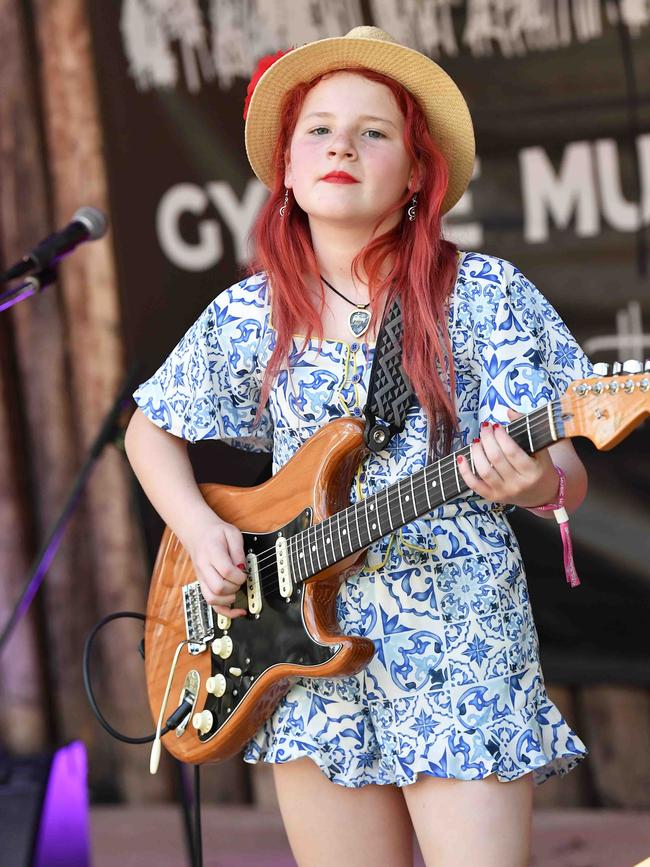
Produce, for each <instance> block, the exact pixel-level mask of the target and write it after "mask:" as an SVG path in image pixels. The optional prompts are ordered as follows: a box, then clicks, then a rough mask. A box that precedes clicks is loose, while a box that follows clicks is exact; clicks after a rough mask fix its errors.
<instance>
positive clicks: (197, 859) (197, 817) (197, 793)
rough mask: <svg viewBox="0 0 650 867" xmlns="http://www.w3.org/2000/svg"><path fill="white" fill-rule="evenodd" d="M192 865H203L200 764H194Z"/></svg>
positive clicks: (199, 866) (195, 866) (200, 866)
mask: <svg viewBox="0 0 650 867" xmlns="http://www.w3.org/2000/svg"><path fill="white" fill-rule="evenodd" d="M194 867H203V839H202V835H201V765H194Z"/></svg>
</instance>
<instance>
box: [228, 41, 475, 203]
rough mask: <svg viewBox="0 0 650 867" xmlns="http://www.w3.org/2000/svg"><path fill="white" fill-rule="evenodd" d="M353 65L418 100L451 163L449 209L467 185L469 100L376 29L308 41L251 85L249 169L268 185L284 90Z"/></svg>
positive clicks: (445, 78) (430, 65) (439, 72)
mask: <svg viewBox="0 0 650 867" xmlns="http://www.w3.org/2000/svg"><path fill="white" fill-rule="evenodd" d="M356 66H365V67H367V68H369V69H373V70H376V71H377V72H382V73H383V74H384V75H388V76H390V77H391V78H394V79H395V80H396V81H399V82H400V84H403V85H404V87H405V88H406V89H407V90H409V91H410V92H411V93H412V94H413V95H414V96H415V97H416V98H417V100H418V101H419V103H420V105H421V106H422V108H423V110H424V113H425V115H426V118H427V121H428V123H429V129H430V130H431V133H432V135H433V138H434V140H435V141H436V143H437V145H438V147H439V148H440V150H441V152H442V154H443V156H444V158H445V159H446V161H447V165H448V166H449V188H448V191H447V195H446V196H445V199H444V202H443V207H442V210H443V213H444V212H446V211H448V210H449V209H450V208H452V207H453V206H454V205H455V204H456V202H457V201H458V200H459V199H460V197H461V196H462V195H463V193H464V192H465V190H466V189H467V185H468V184H469V181H470V178H471V176H472V168H473V165H474V129H473V127H472V119H471V117H470V114H469V109H468V108H467V103H466V102H465V100H464V99H463V96H462V94H461V92H460V90H459V89H458V87H457V86H456V85H455V84H454V82H453V81H452V80H451V78H450V77H449V76H448V75H447V73H446V72H444V70H442V69H441V68H440V66H438V64H437V63H434V62H433V60H430V59H429V58H428V57H426V56H425V55H424V54H421V53H420V52H419V51H415V50H414V49H413V48H407V47H406V46H404V45H400V44H399V43H397V42H395V40H394V39H393V37H392V36H390V35H389V34H388V33H386V32H385V31H384V30H380V29H379V28H378V27H355V28H354V29H353V30H350V32H349V33H347V34H346V35H345V36H337V37H334V38H332V39H319V40H318V41H317V42H309V43H308V44H307V45H302V46H300V47H299V48H295V49H293V50H292V51H289V52H287V53H286V54H283V55H282V56H281V57H280V58H279V59H278V60H275V62H273V63H272V64H271V65H270V66H269V68H268V69H267V70H266V72H264V74H263V75H262V77H261V78H260V79H259V81H258V82H257V84H256V85H255V89H254V91H253V93H252V96H251V98H250V104H249V106H248V112H247V115H246V134H245V136H246V152H247V154H248V159H249V161H250V164H251V166H252V168H253V171H254V172H255V174H256V175H257V177H258V178H259V179H260V180H261V181H262V183H263V184H265V185H266V186H267V187H270V186H271V184H272V182H273V166H272V158H273V150H274V148H275V143H276V141H277V137H278V134H279V131H280V115H281V107H282V100H283V99H284V96H285V94H286V93H287V92H288V91H289V90H291V88H292V87H294V86H295V85H296V84H299V83H300V82H308V81H311V80H312V79H314V78H316V77H317V76H319V75H321V74H322V73H324V72H328V71H330V70H334V69H340V68H342V67H345V68H350V67H356Z"/></svg>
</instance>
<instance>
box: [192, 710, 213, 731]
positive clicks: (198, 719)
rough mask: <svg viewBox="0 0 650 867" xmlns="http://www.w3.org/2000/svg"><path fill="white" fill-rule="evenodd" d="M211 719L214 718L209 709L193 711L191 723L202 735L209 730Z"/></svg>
mask: <svg viewBox="0 0 650 867" xmlns="http://www.w3.org/2000/svg"><path fill="white" fill-rule="evenodd" d="M213 721H214V718H213V716H212V714H211V713H210V711H209V710H203V711H201V713H195V714H194V716H193V717H192V725H193V726H194V728H195V729H196V730H197V731H199V732H201V734H202V735H206V734H207V733H208V732H209V731H210V729H211V728H212V723H213Z"/></svg>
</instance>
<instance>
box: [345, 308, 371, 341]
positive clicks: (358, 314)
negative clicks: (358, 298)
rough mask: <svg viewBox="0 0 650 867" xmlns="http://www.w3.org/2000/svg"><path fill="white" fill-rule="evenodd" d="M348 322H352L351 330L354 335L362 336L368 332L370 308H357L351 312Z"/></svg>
mask: <svg viewBox="0 0 650 867" xmlns="http://www.w3.org/2000/svg"><path fill="white" fill-rule="evenodd" d="M348 322H349V323H350V331H351V332H352V333H353V334H354V336H355V337H361V335H362V334H365V333H366V331H367V330H368V326H369V325H370V313H369V312H368V310H360V309H359V308H357V309H356V310H353V311H352V313H350V315H349V317H348Z"/></svg>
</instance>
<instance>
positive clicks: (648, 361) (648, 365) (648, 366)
mask: <svg viewBox="0 0 650 867" xmlns="http://www.w3.org/2000/svg"><path fill="white" fill-rule="evenodd" d="M643 369H644V370H650V358H646V360H645V365H644V367H643Z"/></svg>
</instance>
